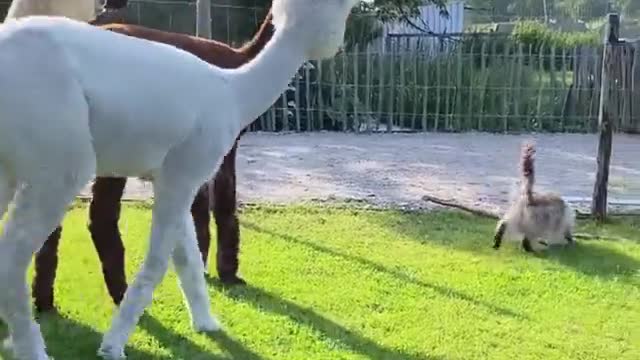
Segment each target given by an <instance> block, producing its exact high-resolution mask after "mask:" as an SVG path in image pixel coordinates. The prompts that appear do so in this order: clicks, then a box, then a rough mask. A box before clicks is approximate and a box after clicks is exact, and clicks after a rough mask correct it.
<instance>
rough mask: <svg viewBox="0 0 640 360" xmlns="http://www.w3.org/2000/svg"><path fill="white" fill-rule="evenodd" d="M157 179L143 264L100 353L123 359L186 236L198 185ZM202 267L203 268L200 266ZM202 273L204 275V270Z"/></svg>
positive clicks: (107, 357) (107, 356)
mask: <svg viewBox="0 0 640 360" xmlns="http://www.w3.org/2000/svg"><path fill="white" fill-rule="evenodd" d="M162 180H163V179H159V178H156V179H155V180H154V198H155V204H154V206H153V211H152V220H151V237H150V240H149V248H148V251H147V255H146V257H145V260H144V262H143V264H142V267H141V269H140V271H139V272H138V274H137V275H136V277H135V280H134V281H133V283H132V284H131V285H130V286H129V287H128V289H127V291H126V292H125V295H124V298H123V299H122V303H120V307H119V309H118V311H117V313H116V315H115V317H114V318H113V321H112V324H111V327H110V329H109V330H108V331H107V333H106V334H105V335H104V338H103V340H102V344H101V346H100V349H99V350H98V354H99V355H100V356H102V357H103V358H106V359H123V358H124V357H125V355H124V346H125V344H126V342H127V340H128V339H129V336H130V334H131V331H133V328H134V327H135V325H136V324H137V323H138V320H139V318H140V316H141V315H142V313H143V312H144V310H145V308H146V307H147V306H148V305H149V304H150V303H151V301H152V298H153V292H154V290H155V288H156V287H157V286H158V284H159V283H160V281H162V279H163V278H164V275H165V274H166V272H167V268H168V266H169V259H170V256H171V255H172V253H173V251H174V248H175V245H176V240H177V238H178V237H180V236H184V231H182V230H181V229H183V228H184V226H183V225H184V222H185V218H186V217H188V214H189V207H190V205H191V199H193V198H194V196H195V192H196V191H197V187H193V188H188V187H187V188H186V187H185V186H184V185H183V184H179V183H175V182H173V183H168V182H166V181H162ZM200 269H201V268H200ZM200 276H203V274H202V272H200Z"/></svg>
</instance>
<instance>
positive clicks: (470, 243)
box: [382, 211, 640, 283]
mask: <svg viewBox="0 0 640 360" xmlns="http://www.w3.org/2000/svg"><path fill="white" fill-rule="evenodd" d="M495 224H496V222H495V221H493V220H487V219H481V218H478V217H475V216H472V215H469V214H464V213H454V212H449V211H447V212H444V211H443V212H439V213H432V214H428V215H425V214H403V215H401V216H395V217H392V220H388V221H387V222H384V223H383V224H382V225H383V226H386V227H388V228H391V229H392V230H393V231H395V232H397V233H400V234H403V235H406V236H408V237H410V238H413V239H424V240H423V241H424V242H425V243H427V242H428V243H430V244H435V245H441V246H445V247H451V248H454V249H458V250H463V251H468V252H473V253H475V254H485V255H487V256H493V254H494V253H495V251H494V250H493V249H492V248H491V247H492V245H493V234H494V230H495ZM636 226H637V224H636ZM582 227H586V229H587V232H589V233H592V232H593V231H594V229H592V227H593V226H592V225H591V224H590V223H585V224H583V225H582ZM604 229H606V231H604ZM599 231H604V232H605V233H610V232H613V233H620V234H624V235H630V234H632V233H633V225H632V224H630V223H627V222H624V223H621V222H615V223H612V224H607V225H605V226H604V228H600V230H599ZM636 231H637V230H636ZM452 234H457V236H455V235H452ZM610 235H611V234H610ZM603 236H606V235H603ZM635 236H636V237H637V236H638V233H637V232H636V233H635ZM618 238H619V236H618ZM625 238H629V237H628V236H627V237H625ZM503 246H504V247H512V246H517V245H515V244H514V243H511V242H505V243H504V244H503ZM520 254H521V256H532V255H531V254H528V253H525V252H524V251H522V252H521V253H520ZM537 256H538V257H539V258H541V259H546V260H548V261H553V262H556V263H558V264H560V265H562V266H565V267H567V268H570V269H573V270H574V271H576V272H579V273H582V274H585V275H588V276H598V277H602V278H604V279H607V278H614V277H615V278H616V279H621V278H623V280H624V281H627V282H629V283H633V282H634V280H633V279H634V277H635V274H637V271H638V269H640V261H639V260H638V259H636V258H634V257H632V256H629V255H627V254H625V253H623V252H621V251H618V250H616V249H613V248H611V247H607V246H602V245H599V244H598V242H596V241H593V240H578V241H577V243H576V246H567V247H564V246H558V247H552V248H549V249H548V250H546V251H543V252H541V253H540V254H539V255H537ZM636 283H637V281H636Z"/></svg>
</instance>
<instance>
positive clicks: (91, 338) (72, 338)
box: [0, 313, 171, 360]
mask: <svg viewBox="0 0 640 360" xmlns="http://www.w3.org/2000/svg"><path fill="white" fill-rule="evenodd" d="M37 321H38V323H39V324H40V329H41V331H42V333H43V335H44V340H45V343H46V346H47V352H48V354H49V356H50V357H52V358H53V359H82V360H90V359H96V360H101V358H100V357H98V355H97V351H98V348H99V347H100V343H101V342H102V335H103V334H102V333H100V332H98V331H97V330H95V329H93V328H91V327H89V326H87V325H85V324H82V323H79V322H77V321H75V320H73V319H69V318H67V317H64V316H62V315H60V314H57V313H47V314H40V315H38V319H37ZM7 336H8V329H7V326H6V325H5V324H4V323H2V322H1V321H0V338H1V339H3V340H4V339H5V338H6V337H7ZM125 352H126V354H127V359H167V360H168V359H171V358H170V357H162V356H157V355H155V354H151V353H148V352H145V351H141V350H138V349H135V348H131V347H126V349H125ZM3 356H4V357H3ZM1 358H4V359H7V360H9V359H14V358H13V354H8V353H6V352H2V351H0V359H1Z"/></svg>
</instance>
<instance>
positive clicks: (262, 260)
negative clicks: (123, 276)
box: [0, 205, 640, 360]
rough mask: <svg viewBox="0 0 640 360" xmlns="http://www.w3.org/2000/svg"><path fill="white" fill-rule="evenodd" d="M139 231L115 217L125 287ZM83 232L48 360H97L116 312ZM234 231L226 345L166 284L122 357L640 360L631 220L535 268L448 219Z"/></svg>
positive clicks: (75, 238) (72, 250) (62, 274)
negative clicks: (236, 248) (242, 284)
mask: <svg viewBox="0 0 640 360" xmlns="http://www.w3.org/2000/svg"><path fill="white" fill-rule="evenodd" d="M150 217H151V215H150V212H149V210H147V209H145V208H143V207H141V206H133V205H129V206H126V207H125V208H124V209H123V215H122V220H121V229H122V232H123V235H124V237H125V238H126V242H127V251H128V253H127V260H128V264H127V265H128V269H127V270H128V274H129V276H130V278H131V276H133V274H134V273H135V271H136V270H137V268H138V266H139V264H140V262H141V260H142V257H143V255H144V250H145V247H146V244H147V235H148V231H149V224H150ZM86 221H87V217H86V208H83V207H80V208H76V209H74V210H72V211H71V212H70V213H69V214H68V215H67V217H66V220H65V231H64V234H63V240H62V245H61V246H62V249H61V252H62V253H61V265H60V269H59V275H58V282H57V287H56V294H57V303H58V307H59V309H60V313H59V314H58V315H48V316H44V317H42V318H41V320H40V322H41V324H42V329H43V331H44V334H45V339H46V341H47V344H48V347H49V352H50V355H52V356H53V357H54V358H55V359H57V360H67V359H71V360H79V359H82V360H84V359H94V358H96V356H95V355H94V354H95V352H96V350H97V348H98V346H99V343H100V339H101V334H102V333H103V332H104V331H105V330H106V328H107V327H108V325H109V322H110V319H111V316H112V314H113V310H114V307H113V306H112V304H111V300H110V298H109V297H108V296H107V293H106V290H105V287H104V283H103V280H102V275H101V271H100V269H99V266H98V261H97V256H96V253H95V251H94V249H93V247H92V245H91V241H90V238H89V234H88V232H87V230H86V225H85V224H86ZM241 221H242V238H243V244H242V255H241V272H242V274H243V276H244V277H245V278H246V279H247V280H248V281H249V283H250V285H249V286H248V287H246V288H233V289H231V290H224V289H222V288H221V287H220V286H219V284H218V283H217V281H216V280H215V278H216V275H213V276H212V279H210V281H209V283H210V294H211V300H212V305H211V306H212V308H213V311H214V313H215V314H216V315H217V316H218V317H219V319H220V320H221V322H222V324H223V326H224V328H225V332H224V333H219V334H216V335H211V336H208V335H204V334H195V333H194V332H193V331H192V330H191V328H190V323H189V319H188V315H187V312H186V309H185V307H184V306H183V303H182V295H181V294H180V292H179V290H178V286H177V282H176V277H175V274H174V273H173V271H170V273H169V276H168V277H167V278H166V279H165V281H164V282H163V283H162V285H161V286H160V288H159V289H158V291H157V292H156V294H155V300H154V302H153V305H152V306H151V308H150V309H149V310H148V312H147V314H146V315H145V316H143V318H142V320H141V322H140V324H139V326H138V327H137V329H136V331H135V333H134V334H133V336H132V337H131V339H130V342H129V347H128V348H127V353H128V355H129V358H130V359H189V360H196V359H243V360H244V359H261V358H264V359H331V360H333V359H516V358H517V359H545V360H546V359H580V360H585V359H616V360H618V359H640V236H639V235H640V219H630V220H625V221H624V222H622V221H618V222H616V223H613V224H610V225H607V226H604V227H597V226H595V225H594V224H589V223H586V224H581V226H580V229H579V230H580V232H588V233H591V234H599V235H602V236H603V237H607V238H615V240H588V241H582V242H580V243H579V244H578V245H577V247H575V248H573V249H564V250H554V251H553V252H549V253H547V254H544V255H541V256H531V255H528V254H525V253H524V252H522V251H521V250H519V249H518V248H517V246H516V245H515V244H511V243H507V244H505V245H504V247H503V249H502V250H501V251H497V252H496V251H494V250H493V249H491V244H492V243H491V238H492V232H493V228H494V222H493V221H487V220H484V219H479V218H475V217H472V216H467V215H464V214H458V213H448V212H438V213H429V214H415V213H414V214H406V213H401V212H391V211H386V212H381V211H378V212H372V211H364V210H336V209H326V208H320V207H284V208H277V207H253V208H248V209H245V210H244V211H243V213H242V215H241ZM214 248H215V245H214ZM214 251H215V250H214ZM214 258H215V257H214V256H212V261H214V260H213V259H214ZM210 269H212V270H213V273H214V274H215V270H214V269H215V264H213V263H212V264H210ZM30 274H31V270H30ZM5 335H6V327H0V336H5ZM5 356H6V355H5ZM0 357H1V356H0Z"/></svg>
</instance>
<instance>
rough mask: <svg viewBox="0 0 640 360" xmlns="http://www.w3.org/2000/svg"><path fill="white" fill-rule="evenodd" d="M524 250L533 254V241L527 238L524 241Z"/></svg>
mask: <svg viewBox="0 0 640 360" xmlns="http://www.w3.org/2000/svg"><path fill="white" fill-rule="evenodd" d="M522 248H523V249H524V251H526V252H533V247H532V246H531V240H529V238H528V237H526V236H525V237H524V238H523V239H522Z"/></svg>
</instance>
